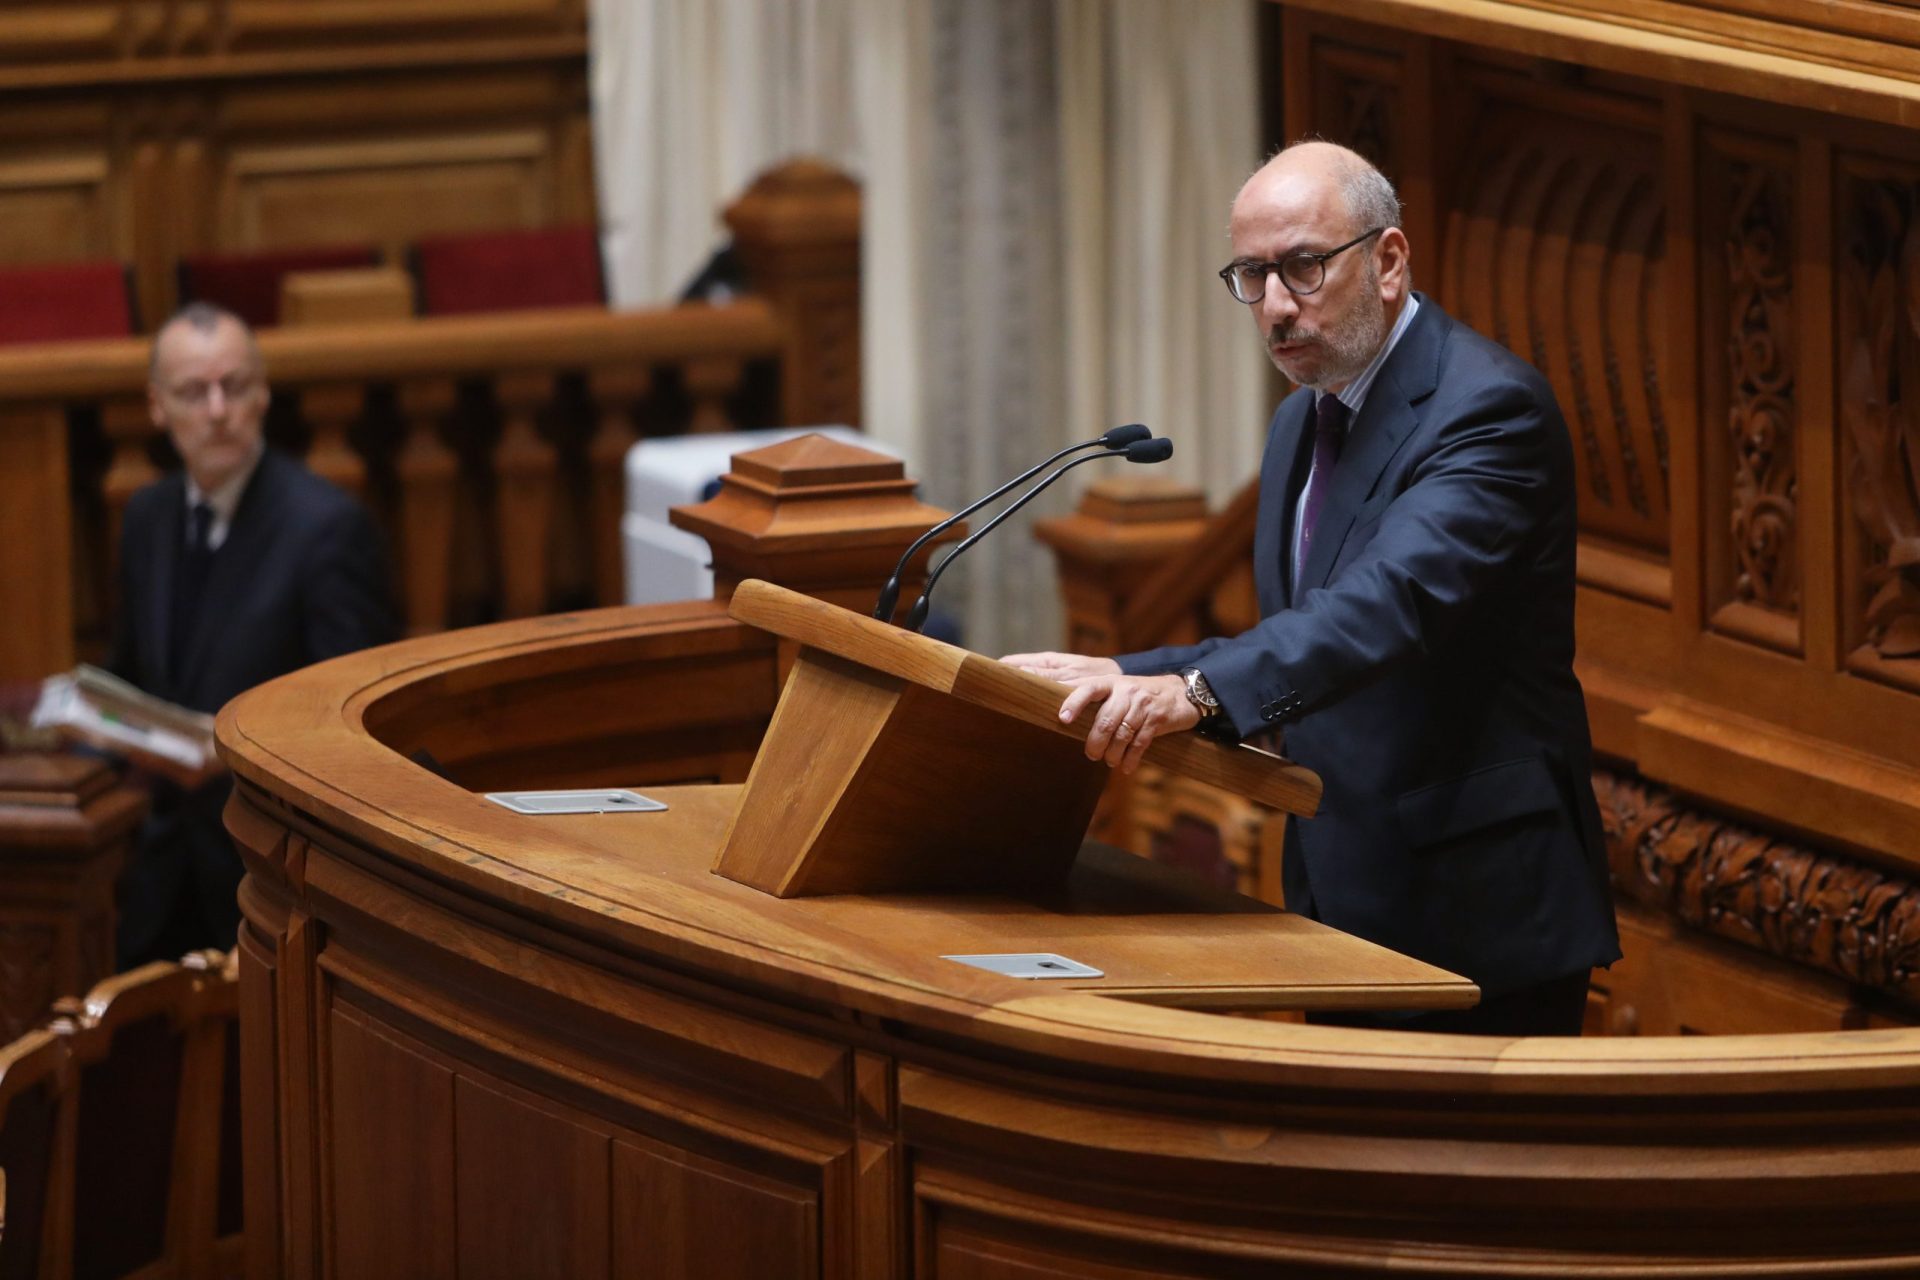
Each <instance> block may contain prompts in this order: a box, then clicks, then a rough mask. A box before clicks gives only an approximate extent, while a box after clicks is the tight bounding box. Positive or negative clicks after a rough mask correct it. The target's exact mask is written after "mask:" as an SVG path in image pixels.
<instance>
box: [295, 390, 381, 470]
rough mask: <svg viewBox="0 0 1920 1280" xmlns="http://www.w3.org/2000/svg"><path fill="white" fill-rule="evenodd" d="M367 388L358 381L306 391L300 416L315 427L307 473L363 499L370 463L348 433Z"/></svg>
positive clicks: (309, 451) (302, 398)
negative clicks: (358, 452) (362, 456)
mask: <svg viewBox="0 0 1920 1280" xmlns="http://www.w3.org/2000/svg"><path fill="white" fill-rule="evenodd" d="M365 401H366V388H365V387H364V386H362V385H361V384H360V383H357V382H338V383H326V384H322V385H319V386H311V387H305V388H302V390H301V392H300V413H301V416H302V417H304V418H306V420H307V423H308V425H310V426H311V427H312V428H313V445H312V447H311V448H309V449H308V450H307V470H309V471H311V472H313V474H315V475H317V476H319V477H320V478H321V479H323V480H331V481H332V482H333V483H335V484H337V485H339V486H340V487H341V488H342V489H345V490H346V491H347V492H348V493H351V494H353V495H355V496H356V497H357V496H359V495H360V494H361V493H362V492H363V491H364V490H365V489H366V486H367V464H366V463H365V462H363V461H361V459H360V455H359V454H357V453H355V452H354V451H353V447H352V446H351V445H349V444H348V443H347V430H348V428H350V427H352V426H353V424H354V423H355V422H357V421H358V420H359V418H360V414H361V412H362V407H363V405H364V404H365Z"/></svg>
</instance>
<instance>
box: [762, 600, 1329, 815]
mask: <svg viewBox="0 0 1920 1280" xmlns="http://www.w3.org/2000/svg"><path fill="white" fill-rule="evenodd" d="M732 612H733V616H734V617H736V618H738V619H740V620H741V621H742V622H749V623H752V624H753V625H755V626H757V627H760V628H762V629H763V630H767V631H772V632H774V633H775V634H778V635H782V636H785V637H787V638H788V639H791V640H797V641H799V642H800V643H802V644H806V645H812V646H814V647H817V648H820V649H824V650H826V651H827V652H829V653H835V654H838V655H840V656H841V657H844V658H849V659H852V660H854V661H856V662H858V663H859V664H860V665H862V666H866V667H870V668H872V669H873V670H876V671H883V672H886V673H887V674H889V675H892V676H896V677H898V678H900V679H902V680H906V681H911V682H913V683H915V684H920V685H924V686H926V687H928V688H931V689H934V690H936V691H938V692H941V693H946V694H950V695H952V696H953V697H954V698H957V699H959V700H961V701H964V702H968V703H971V704H972V705H974V706H977V707H983V708H985V709H987V710H989V711H992V712H995V713H997V714H999V715H1002V716H1005V717H1007V718H1009V719H1012V720H1017V721H1019V722H1020V723H1022V724H1026V725H1031V726H1033V727H1035V728H1039V729H1046V730H1048V731H1050V732H1053V733H1056V734H1060V735H1062V736H1064V737H1067V738H1071V739H1072V740H1074V741H1076V742H1084V741H1086V737H1087V732H1088V730H1089V728H1090V727H1091V724H1092V718H1091V717H1083V718H1081V719H1079V720H1077V721H1075V722H1074V723H1073V724H1062V723H1061V721H1060V715H1059V711H1060V703H1061V701H1062V700H1063V699H1065V697H1066V696H1067V692H1068V690H1067V686H1065V685H1063V684H1060V683H1059V682H1058V681H1054V680H1048V679H1046V678H1044V677H1041V676H1036V675H1032V674H1031V673H1029V672H1025V671H1021V670H1019V669H1018V668H1016V667H1010V666H1008V665H1006V664H1005V663H1003V662H996V661H995V660H993V659H992V658H988V657H985V656H983V655H981V654H977V653H970V652H968V651H967V650H965V649H961V648H957V647H955V646H953V645H949V644H943V643H941V642H940V641H938V640H933V639H929V638H928V637H926V636H922V635H916V634H915V633H913V632H910V631H906V630H903V629H901V628H899V627H893V626H889V625H887V624H885V623H882V622H879V621H877V620H876V619H873V618H869V617H866V616H864V615H862V614H857V613H854V612H852V611H850V610H846V609H840V608H836V607H835V606H833V605H831V604H828V603H825V602H823V601H819V600H813V599H809V598H808V597H806V596H802V595H799V594H798V593H796V592H792V591H788V590H786V589H784V588H781V587H779V586H776V585H774V584H772V583H766V582H745V583H742V584H741V585H740V587H739V589H738V590H736V591H735V592H734V596H733V603H732ZM1145 758H1146V759H1147V760H1148V761H1151V762H1152V763H1154V764H1157V765H1160V766H1162V767H1165V768H1169V769H1172V770H1174V771H1175V772H1178V773H1183V774H1188V775H1192V776H1197V777H1203V778H1205V779H1206V780H1208V781H1210V782H1213V783H1215V784H1217V785H1219V786H1222V787H1225V788H1227V789H1228V790H1231V791H1234V792H1237V793H1239V794H1241V795H1245V796H1247V797H1248V798H1250V799H1254V800H1258V801H1260V802H1262V803H1265V804H1268V805H1271V806H1273V807H1274V808H1276V809H1279V810H1281V811H1283V812H1287V813H1304V814H1312V813H1313V812H1315V811H1316V810H1318V809H1319V807H1320V779H1319V777H1318V776H1317V775H1316V774H1315V773H1314V772H1313V771H1312V770H1311V769H1306V768H1302V767H1301V766H1299V765H1296V764H1292V763H1290V762H1289V761H1286V760H1283V759H1281V758H1279V757H1277V756H1275V755H1273V754H1272V753H1271V752H1266V751H1261V750H1259V749H1258V748H1255V747H1251V746H1238V747H1226V746H1222V745H1220V744H1218V743H1214V742H1209V741H1207V740H1206V739H1204V738H1199V737H1196V736H1195V735H1193V734H1190V733H1181V734H1171V735H1169V736H1167V737H1164V738H1159V739H1156V740H1155V742H1154V743H1153V745H1152V746H1150V747H1148V748H1147V753H1146V757H1145Z"/></svg>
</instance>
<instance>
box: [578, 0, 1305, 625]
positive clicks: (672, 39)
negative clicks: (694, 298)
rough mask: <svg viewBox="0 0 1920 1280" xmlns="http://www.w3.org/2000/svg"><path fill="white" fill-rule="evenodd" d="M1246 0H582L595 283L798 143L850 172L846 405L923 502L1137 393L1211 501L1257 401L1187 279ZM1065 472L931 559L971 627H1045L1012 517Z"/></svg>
mask: <svg viewBox="0 0 1920 1280" xmlns="http://www.w3.org/2000/svg"><path fill="white" fill-rule="evenodd" d="M1255 3H1256V0H1055V2H1053V3H1044V2H1041V0H594V7H593V11H592V13H593V90H594V95H595V98H594V126H595V147H596V156H597V160H598V164H599V181H600V197H601V220H602V224H603V227H604V229H605V242H606V251H607V258H608V263H609V274H610V280H611V286H612V295H613V297H614V299H615V301H616V304H617V305H628V306H640V305H650V304H653V303H657V302H659V301H662V300H664V299H667V298H670V297H671V296H672V295H673V293H674V292H675V291H676V290H677V289H678V288H679V287H680V286H681V285H682V284H683V283H684V282H685V281H686V280H687V279H688V278H689V277H690V276H691V275H692V274H693V273H694V272H695V271H696V270H697V269H698V268H699V266H700V264H701V263H702V262H704V261H705V259H706V257H707V255H708V254H709V253H710V252H711V251H712V249H713V248H714V247H715V245H716V244H717V243H718V242H719V239H720V235H721V231H720V227H719V222H718V210H719V208H720V207H721V206H722V205H723V204H724V202H725V201H726V200H728V199H729V198H731V197H732V196H733V195H734V194H736V193H737V192H738V191H739V190H740V188H741V187H742V186H744V185H745V183H746V182H747V181H749V180H750V179H751V177H752V175H753V174H754V173H756V172H758V171H759V170H760V169H762V168H764V167H765V166H767V165H769V164H772V163H775V162H776V161H778V160H779V159H781V158H783V157H785V156H787V155H790V154H793V153H795V152H799V151H805V152H811V153H813V154H817V155H821V156H823V157H825V158H827V159H829V160H831V161H833V162H834V163H836V164H839V165H841V166H843V167H845V168H847V169H848V170H849V171H851V172H853V173H854V174H856V175H857V176H858V177H860V178H861V180H862V182H863V183H864V185H865V226H864V233H863V234H864V242H863V252H864V274H863V289H864V305H865V313H864V314H865V320H866V323H865V326H864V333H865V339H864V341H865V350H864V351H863V369H864V372H865V377H866V386H865V403H864V407H863V408H864V413H865V416H866V423H867V427H868V430H869V431H871V432H873V433H874V434H875V435H876V436H878V437H880V438H881V439H884V440H886V441H887V442H888V443H890V444H892V445H894V446H896V447H898V448H900V449H901V450H902V451H903V452H904V453H905V454H906V456H907V458H908V461H909V465H910V466H911V467H912V468H913V470H914V473H915V474H916V475H918V476H919V477H920V478H921V480H922V489H923V493H924V494H925V496H926V497H927V498H928V500H929V501H933V502H936V503H940V504H943V505H947V506H957V505H958V504H960V503H961V502H964V501H966V500H967V499H969V498H971V497H973V496H975V495H977V494H979V493H982V492H985V491H986V490H988V489H990V488H992V487H994V486H995V485H996V484H998V483H999V482H1000V481H1001V480H1003V479H1005V478H1006V477H1008V476H1010V475H1012V474H1014V473H1015V472H1017V471H1019V470H1021V469H1023V468H1024V467H1025V466H1026V465H1028V464H1029V463H1030V462H1033V461H1037V460H1038V459H1039V458H1041V457H1043V456H1045V455H1046V454H1047V453H1049V452H1051V451H1052V450H1053V449H1055V448H1057V447H1059V446H1060V445H1062V444H1065V443H1067V442H1070V441H1073V440H1077V439H1082V438H1086V437H1090V436H1093V435H1096V434H1098V433H1099V432H1100V431H1102V430H1104V429H1105V428H1106V427H1108V426H1112V425H1114V424H1116V423H1121V422H1128V421H1135V420H1139V421H1144V422H1147V423H1149V424H1150V425H1152V426H1154V427H1155V428H1157V429H1159V430H1161V431H1162V432H1164V433H1165V434H1168V435H1171V436H1173V437H1174V439H1175V441H1176V446H1177V452H1176V456H1175V460H1174V462H1173V463H1172V464H1170V466H1169V470H1170V471H1172V472H1173V473H1175V474H1178V475H1180V476H1183V477H1185V478H1187V479H1189V480H1193V481H1197V482H1200V483H1203V484H1205V485H1206V486H1207V488H1208V490H1209V492H1210V493H1211V494H1212V495H1213V496H1214V497H1215V498H1216V500H1218V499H1223V498H1225V497H1226V496H1227V495H1228V494H1230V493H1231V492H1232V491H1233V490H1234V489H1235V488H1236V487H1237V486H1238V485H1239V484H1240V483H1242V482H1244V480H1245V479H1246V478H1247V476H1249V475H1250V474H1251V473H1252V471H1253V467H1254V465H1255V461H1256V459H1257V457H1258V451H1259V445H1260V438H1261V428H1262V426H1263V425H1264V423H1265V420H1266V416H1267V412H1268V409H1269V408H1270V406H1269V405H1268V404H1267V403H1265V401H1266V398H1267V395H1268V391H1267V383H1266V378H1265V375H1264V373H1263V370H1264V368H1265V363H1264V357H1263V356H1262V354H1261V352H1260V350H1259V346H1258V343H1257V341H1256V340H1255V338H1254V337H1253V335H1252V333H1251V326H1250V325H1249V324H1248V322H1247V320H1246V317H1245V315H1244V308H1241V307H1239V306H1237V305H1236V304H1234V303H1232V302H1231V300H1230V299H1228V298H1227V296H1226V292H1225V290H1224V289H1222V288H1221V287H1220V284H1219V282H1218V281H1217V280H1215V279H1214V278H1213V272H1214V271H1215V270H1217V269H1218V267H1219V266H1220V264H1221V263H1222V262H1224V261H1225V260H1226V257H1227V256H1228V255H1227V251H1226V248H1225V244H1226V234H1225V229H1226V208H1227V204H1228V201H1229V200H1230V199H1231V197H1232V194H1233V192H1234V190H1235V189H1236V188H1237V187H1238V185H1239V183H1240V181H1241V180H1242V179H1243V178H1244V177H1245V176H1246V174H1247V173H1248V172H1250V171H1251V169H1252V167H1253V165H1254V164H1255V163H1257V161H1258V159H1259V157H1258V154H1257V149H1258V145H1259V143H1258V120H1259V102H1258V92H1257V75H1256V67H1255V61H1254V59H1255V56H1256V46H1255V17H1254V14H1255V10H1254V7H1253V6H1254V4H1255ZM1116 465H1124V464H1116ZM1110 469H1111V468H1108V467H1105V466H1099V467H1088V468H1083V469H1081V470H1080V471H1079V472H1077V473H1076V476H1075V478H1074V480H1078V479H1082V478H1085V477H1088V476H1089V475H1090V474H1100V473H1102V472H1104V471H1107V470H1110ZM1074 480H1069V481H1068V482H1067V483H1065V484H1062V485H1061V486H1059V487H1058V488H1059V491H1058V492H1056V493H1050V494H1048V495H1047V496H1046V497H1045V498H1043V499H1041V500H1040V501H1039V502H1037V503H1036V504H1034V506H1033V507H1032V508H1030V509H1029V511H1028V512H1026V513H1023V514H1022V516H1020V517H1016V519H1015V520H1013V521H1009V522H1008V524H1007V525H1005V526H1003V527H1002V528H1001V529H1000V530H999V531H998V532H997V533H996V534H995V535H994V537H993V538H990V539H989V540H987V541H985V542H983V543H981V544H980V546H979V547H978V548H976V550H975V551H974V552H973V553H970V555H969V557H968V559H967V560H965V561H962V562H960V563H959V564H957V565H956V567H955V569H954V570H953V572H952V573H951V574H950V575H949V576H948V577H947V578H946V579H944V580H943V581H942V583H941V589H940V593H939V597H938V604H939V606H940V607H941V608H942V609H944V610H946V611H948V612H950V613H952V614H954V615H955V616H957V618H958V619H959V620H960V622H961V625H962V627H963V634H964V638H965V641H966V643H967V644H968V645H969V646H971V647H973V648H976V649H979V650H981V651H984V652H1002V651H1006V650H1008V649H1017V648H1028V647H1035V646H1042V645H1050V644H1052V643H1054V642H1055V640H1056V639H1057V637H1058V635H1059V630H1060V622H1059V611H1058V604H1057V592H1056V590H1055V586H1054V578H1053V570H1052V566H1051V563H1050V561H1049V559H1048V557H1047V556H1045V555H1044V554H1042V552H1041V551H1040V549H1039V548H1038V547H1037V546H1036V545H1035V544H1034V543H1033V542H1032V540H1031V536H1030V533H1029V529H1030V526H1031V521H1032V520H1033V519H1034V518H1036V517H1038V516H1044V515H1048V514H1060V513H1062V512H1064V511H1066V510H1068V509H1070V507H1071V505H1072V503H1073V500H1074V494H1075V492H1076V491H1077V487H1078V486H1077V485H1076V484H1075V483H1074Z"/></svg>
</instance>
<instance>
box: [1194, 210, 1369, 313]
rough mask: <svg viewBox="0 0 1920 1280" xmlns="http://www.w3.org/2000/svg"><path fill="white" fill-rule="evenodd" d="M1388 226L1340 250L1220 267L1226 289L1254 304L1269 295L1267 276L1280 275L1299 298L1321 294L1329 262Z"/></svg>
mask: <svg viewBox="0 0 1920 1280" xmlns="http://www.w3.org/2000/svg"><path fill="white" fill-rule="evenodd" d="M1385 230H1386V228H1385V227H1375V228H1374V229H1373V230H1371V231H1364V232H1362V233H1361V234H1359V235H1357V236H1355V237H1354V238H1353V239H1351V240H1349V241H1347V242H1346V243H1345V244H1343V245H1341V246H1339V247H1338V248H1334V249H1329V250H1327V251H1326V252H1325V253H1290V254H1288V255H1287V256H1286V257H1284V258H1281V259H1280V260H1279V261H1278V262H1251V261H1248V260H1247V259H1244V258H1243V259H1241V260H1240V261H1238V262H1229V263H1228V264H1227V265H1226V266H1224V267H1222V268H1220V278H1221V279H1222V280H1224V281H1226V282H1227V289H1228V291H1229V292H1231V293H1232V294H1233V296H1234V297H1235V298H1237V299H1238V300H1239V301H1241V302H1246V303H1254V302H1258V301H1260V299H1262V298H1264V297H1266V296H1267V277H1268V276H1269V275H1271V274H1273V273H1274V272H1276V271H1277V272H1279V273H1280V283H1281V284H1283V285H1285V286H1287V290H1288V292H1290V293H1292V294H1293V295H1294V296H1295V297H1296V298H1304V297H1306V296H1307V295H1308V294H1310V293H1318V292H1319V291H1320V286H1321V285H1323V284H1325V283H1326V282H1327V261H1328V259H1330V258H1335V257H1338V256H1339V255H1340V254H1343V253H1345V252H1346V251H1347V250H1349V249H1351V248H1353V246H1355V245H1357V244H1359V243H1360V242H1361V241H1362V240H1370V239H1372V238H1373V237H1374V236H1377V235H1379V234H1380V233H1381V232H1382V231H1385Z"/></svg>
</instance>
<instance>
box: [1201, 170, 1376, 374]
mask: <svg viewBox="0 0 1920 1280" xmlns="http://www.w3.org/2000/svg"><path fill="white" fill-rule="evenodd" d="M1230 230H1231V233H1232V237H1233V254H1234V261H1235V263H1237V264H1244V265H1245V268H1246V269H1245V271H1244V272H1239V273H1236V280H1238V279H1240V278H1242V276H1244V277H1245V278H1246V279H1247V284H1248V286H1249V287H1247V288H1244V289H1243V288H1242V287H1241V286H1239V285H1237V284H1236V292H1237V293H1238V294H1239V296H1241V297H1255V300H1254V301H1252V302H1249V303H1247V306H1248V308H1249V309H1250V310H1251V311H1252V312H1253V314H1254V320H1255V323H1256V324H1257V325H1258V326H1259V329H1260V335H1261V337H1262V338H1263V339H1264V340H1265V342H1266V346H1267V354H1268V356H1269V357H1270V358H1271V359H1272V360H1273V362H1274V364H1275V365H1276V366H1277V367H1278V368H1279V370H1280V371H1281V372H1282V373H1284V374H1286V375H1287V377H1288V378H1289V379H1290V380H1291V381H1293V382H1294V383H1296V384H1298V385H1300V386H1305V387H1312V388H1314V389H1315V390H1318V391H1337V390H1339V389H1340V388H1342V387H1344V386H1345V385H1346V384H1347V383H1348V382H1350V381H1352V380H1353V379H1354V378H1356V377H1358V376H1359V375H1360V373H1361V372H1362V371H1363V370H1364V369H1365V368H1366V367H1367V365H1368V364H1369V363H1371V361H1372V359H1373V357H1374V355H1375V353H1377V352H1378V351H1379V349H1380V347H1381V345H1382V344H1383V343H1384V342H1385V341H1386V336H1387V334H1388V332H1389V331H1390V330H1391V328H1392V326H1393V322H1394V321H1395V320H1397V319H1398V318H1399V316H1400V312H1401V310H1402V309H1403V308H1404V307H1405V305H1406V298H1407V294H1408V291H1409V290H1410V289H1411V287H1412V273H1411V269H1410V264H1411V257H1412V255H1411V253H1410V252H1409V250H1408V247H1407V237H1406V234H1405V232H1403V231H1402V230H1401V229H1400V201H1399V198H1398V197H1397V196H1395V195H1394V191H1393V184H1392V183H1390V182H1388V181H1387V179H1386V177H1385V176H1384V175H1383V174H1381V172H1380V171H1379V170H1378V169H1376V168H1374V167H1373V166H1372V165H1370V164H1368V163H1367V161H1366V160H1365V159H1364V158H1362V157H1361V156H1360V155H1358V154H1356V153H1355V152H1353V151H1350V150H1348V149H1347V148H1346V147H1342V146H1336V145H1335V144H1333V143H1331V142H1302V143H1296V144H1295V145H1293V146H1291V147H1288V148H1287V149H1286V150H1285V151H1282V152H1280V153H1279V154H1278V155H1276V156H1274V157H1273V159H1271V160H1269V161H1268V162H1267V163H1266V164H1264V165H1262V166H1261V167H1260V169H1259V171H1258V172H1256V173H1255V174H1254V175H1253V176H1252V177H1251V178H1248V179H1247V181H1246V184H1245V185H1244V186H1242V187H1241V188H1240V194H1239V195H1238V196H1237V197H1236V198H1235V199H1234V202H1233V217H1232V221H1231V223H1230ZM1283 263H1286V264H1289V269H1282V266H1281V264H1283ZM1256 293H1257V295H1258V296H1257V297H1256V296H1255V295H1256Z"/></svg>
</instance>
